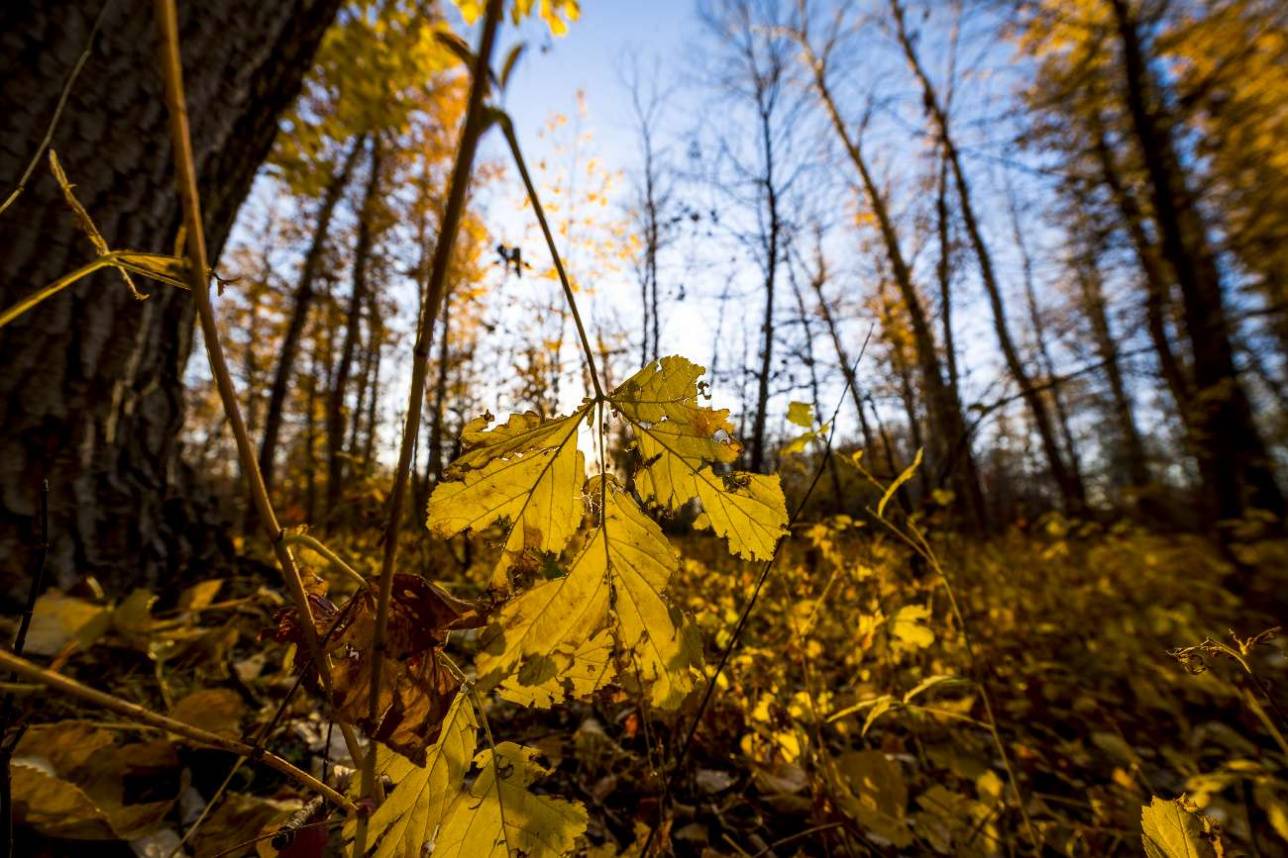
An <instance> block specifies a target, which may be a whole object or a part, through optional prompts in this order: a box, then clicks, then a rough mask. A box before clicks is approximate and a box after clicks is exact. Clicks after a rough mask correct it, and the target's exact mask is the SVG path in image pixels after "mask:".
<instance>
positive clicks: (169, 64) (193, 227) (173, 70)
mask: <svg viewBox="0 0 1288 858" xmlns="http://www.w3.org/2000/svg"><path fill="white" fill-rule="evenodd" d="M154 8H155V11H156V16H157V28H158V30H159V31H160V33H159V35H160V37H161V71H162V78H163V79H164V81H165V102H166V108H167V110H168V112H169V114H170V143H171V146H172V148H173V150H174V165H175V180H176V182H177V184H178V186H179V197H180V201H181V202H182V205H183V225H184V232H185V240H184V244H185V247H186V250H187V253H188V260H189V265H188V280H189V284H190V286H191V289H192V297H193V301H194V302H195V303H196V305H197V317H198V319H199V320H200V322H201V334H202V340H203V341H204V342H205V344H206V354H207V356H208V357H209V360H210V372H211V375H212V376H214V380H215V387H216V388H217V389H218V391H219V399H220V401H221V402H222V404H223V408H224V414H225V415H226V416H227V418H228V424H229V426H231V427H232V432H233V438H234V439H235V440H236V442H237V455H238V458H239V459H240V460H241V465H242V472H243V473H245V474H246V481H247V482H248V483H249V484H250V495H251V500H252V502H253V503H254V504H255V510H256V512H257V513H258V515H259V520H260V521H261V522H263V525H264V530H265V532H266V534H267V535H268V538H269V541H270V542H271V543H272V546H273V553H274V554H275V555H276V557H277V562H278V565H280V566H281V569H282V578H283V579H284V580H285V582H286V587H287V590H289V591H290V594H291V601H292V602H294V603H295V610H296V613H298V614H299V616H300V628H301V630H302V631H303V635H304V644H305V648H306V649H307V651H308V653H309V657H310V658H311V659H312V660H313V663H314V664H315V665H316V666H317V671H318V676H319V678H320V679H321V681H322V686H323V688H324V690H325V691H326V692H327V696H328V698H330V697H331V696H332V695H331V671H330V668H329V666H328V663H327V660H326V656H325V654H324V653H323V652H322V646H321V643H320V642H319V641H318V634H317V627H316V626H315V625H314V621H313V612H312V610H311V609H310V608H309V599H308V594H307V593H306V592H305V590H304V581H303V579H301V578H300V570H299V568H298V567H297V566H296V565H295V558H294V557H292V556H291V550H290V547H289V546H287V544H286V541H285V536H286V533H285V531H284V530H283V529H282V526H281V524H279V523H278V520H277V514H276V512H274V510H273V502H272V501H271V500H270V499H269V496H268V489H267V487H266V486H265V485H264V476H263V474H262V473H261V472H260V470H259V461H258V459H257V457H256V455H255V447H254V445H253V444H252V443H251V440H250V433H249V432H248V431H247V430H246V422H245V420H243V419H242V414H241V408H240V406H239V405H238V404H237V391H236V388H234V387H233V382H232V373H231V372H229V370H228V360H227V358H226V357H225V356H224V349H223V345H222V343H221V342H220V339H219V328H218V326H217V325H216V324H215V311H214V307H213V306H212V304H211V301H210V292H209V284H208V278H207V275H208V272H209V271H210V265H209V260H208V258H207V255H206V233H205V228H204V225H203V221H202V217H201V198H200V196H199V194H198V191H197V168H196V162H195V160H194V158H193V155H192V137H191V133H190V131H189V127H188V108H187V102H186V99H185V97H184V89H183V66H182V64H181V63H180V59H179V18H178V13H177V11H176V9H175V3H174V0H156V2H155V6H154ZM341 732H342V733H343V734H344V740H345V744H346V745H347V746H348V750H349V755H350V756H351V757H353V759H354V760H360V759H362V758H363V755H362V746H361V744H360V743H359V741H358V736H357V734H356V733H355V732H354V731H353V728H352V727H350V726H348V725H346V724H343V723H342V724H341Z"/></svg>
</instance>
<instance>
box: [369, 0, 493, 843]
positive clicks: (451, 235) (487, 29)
mask: <svg viewBox="0 0 1288 858" xmlns="http://www.w3.org/2000/svg"><path fill="white" fill-rule="evenodd" d="M501 10H502V2H501V0H488V4H487V12H486V16H485V18H484V20H483V30H482V33H481V35H480V37H479V49H478V53H477V54H476V55H475V57H474V67H473V68H472V69H471V79H470V92H469V101H468V103H467V107H466V110H465V121H464V123H463V124H462V127H461V136H460V140H459V142H458V143H457V147H456V162H455V164H454V165H453V167H452V179H451V185H450V186H449V189H448V192H447V202H446V204H445V205H444V207H443V219H442V221H441V222H440V223H439V229H438V241H437V242H436V243H435V245H434V256H433V260H432V262H431V263H430V270H429V280H428V281H427V283H426V285H425V294H424V296H422V300H421V304H420V318H419V319H418V320H417V324H416V345H415V347H414V348H413V351H412V371H411V388H410V390H409V391H408V395H407V416H406V418H405V419H404V421H403V432H402V444H401V446H400V447H399V450H398V466H397V468H396V469H395V470H394V483H393V487H392V489H391V490H390V492H389V515H388V520H387V522H386V525H385V534H384V556H383V558H382V560H381V563H380V589H379V593H378V596H377V598H376V620H375V628H374V630H373V631H372V640H371V648H372V658H373V659H374V660H375V664H376V665H379V664H380V663H381V659H383V658H384V654H385V648H386V646H387V640H386V636H387V632H388V628H389V602H390V600H391V598H392V596H393V583H394V568H395V566H396V565H397V561H398V531H399V527H400V525H401V524H402V510H403V496H404V495H405V494H406V492H407V481H408V476H409V474H410V472H411V459H412V453H413V451H414V450H415V445H416V435H417V433H418V432H419V431H420V414H421V407H422V406H423V404H424V401H425V378H426V376H427V375H428V373H429V353H430V348H431V346H432V345H433V339H434V322H435V321H436V319H437V317H438V307H439V304H441V303H442V300H443V287H444V284H445V283H446V282H447V269H448V265H449V263H450V262H451V257H452V246H453V245H454V244H455V243H456V233H457V230H458V227H459V226H460V221H461V215H462V214H463V213H464V211H465V195H466V191H467V190H468V189H469V183H470V174H471V172H472V171H473V169H474V155H475V153H476V152H477V151H478V142H479V138H480V137H481V136H482V134H483V131H484V127H485V126H484V122H483V120H484V109H483V99H484V96H485V95H486V93H487V88H488V68H489V63H490V61H491V57H492V48H493V46H494V45H495V43H496V32H497V29H498V27H499V25H500V21H501ZM381 678H382V677H381V671H380V670H379V668H378V667H377V669H376V670H373V671H372V672H371V694H370V696H369V698H368V706H367V714H368V718H369V720H370V723H372V724H375V723H377V722H378V721H379V717H380V683H381ZM354 759H358V757H356V756H355V757H354ZM378 790H379V784H378V782H377V780H376V755H375V753H374V749H373V753H370V754H368V755H367V756H366V758H365V759H363V761H362V794H363V795H364V796H366V797H367V798H369V799H373V800H374V799H375V798H376V796H377V792H378ZM366 841H367V821H366V819H365V818H361V819H359V820H358V825H357V830H356V831H355V832H354V839H353V854H354V856H361V855H362V854H363V853H365V852H366Z"/></svg>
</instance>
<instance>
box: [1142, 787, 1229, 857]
mask: <svg viewBox="0 0 1288 858" xmlns="http://www.w3.org/2000/svg"><path fill="white" fill-rule="evenodd" d="M1204 823H1205V821H1204V819H1203V818H1202V817H1201V816H1199V815H1198V814H1196V813H1192V812H1191V811H1189V810H1188V809H1186V808H1185V806H1184V805H1182V804H1181V802H1179V801H1168V800H1167V799H1163V798H1159V797H1158V796H1154V797H1153V798H1152V799H1151V801H1150V803H1149V804H1148V805H1147V806H1145V807H1142V808H1141V811H1140V828H1141V841H1142V842H1143V843H1144V845H1145V854H1146V855H1147V856H1149V858H1216V855H1217V852H1216V850H1215V849H1214V848H1213V846H1212V843H1211V842H1210V841H1209V840H1208V839H1207V837H1206V836H1205V834H1206V833H1207V826H1206V825H1205V824H1204Z"/></svg>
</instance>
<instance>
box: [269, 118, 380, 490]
mask: <svg viewBox="0 0 1288 858" xmlns="http://www.w3.org/2000/svg"><path fill="white" fill-rule="evenodd" d="M365 139H366V138H364V137H358V138H357V139H355V140H354V141H353V143H352V144H351V145H350V146H349V152H348V154H346V155H345V158H344V162H343V164H342V165H341V167H340V172H338V173H336V174H335V175H334V176H332V177H331V181H330V182H328V183H327V187H326V192H325V193H324V194H323V196H322V202H321V203H320V204H319V206H318V214H317V222H316V223H315V224H314V226H313V239H312V240H311V241H310V242H309V249H308V251H307V252H306V253H305V254H304V262H303V264H302V265H301V266H300V280H299V283H298V284H297V285H296V287H295V303H294V306H292V308H291V318H290V320H289V321H288V322H287V323H286V334H285V335H284V336H283V338H282V348H281V352H282V354H281V357H279V358H278V360H277V372H276V373H275V374H274V376H273V389H272V391H271V392H270V393H269V396H268V411H267V413H266V414H265V417H264V437H263V439H262V440H261V441H260V445H259V469H260V471H261V472H262V473H263V475H264V484H265V485H266V486H267V487H268V488H269V489H272V488H273V475H274V472H275V470H276V468H275V463H276V460H277V444H278V439H279V437H280V435H281V431H282V420H283V417H284V416H285V413H286V397H287V394H288V393H289V390H290V386H291V376H292V374H293V372H294V369H295V356H296V355H297V354H298V353H299V350H300V338H301V337H302V336H303V335H304V328H305V327H306V326H307V324H308V320H309V311H310V310H311V309H312V307H313V298H314V294H315V293H314V291H313V287H314V284H315V283H316V282H317V277H318V274H319V272H320V271H321V268H322V262H323V260H324V259H325V257H326V243H327V235H328V234H329V233H330V230H331V218H332V216H333V215H334V214H335V207H336V205H337V204H338V203H339V202H340V197H341V196H342V195H343V194H344V188H345V185H347V184H348V183H349V174H350V173H351V172H353V165H354V163H355V162H356V161H357V159H358V153H359V152H360V151H361V150H362V146H363V142H364V140H365ZM315 386H316V385H315ZM310 419H312V418H310Z"/></svg>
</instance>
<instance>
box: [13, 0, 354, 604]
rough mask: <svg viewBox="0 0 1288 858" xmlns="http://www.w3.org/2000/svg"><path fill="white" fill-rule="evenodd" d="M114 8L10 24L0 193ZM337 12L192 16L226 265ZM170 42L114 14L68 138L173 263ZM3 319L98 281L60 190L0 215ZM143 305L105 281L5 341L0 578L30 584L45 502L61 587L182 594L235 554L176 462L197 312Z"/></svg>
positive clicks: (134, 8) (39, 7) (40, 15)
mask: <svg viewBox="0 0 1288 858" xmlns="http://www.w3.org/2000/svg"><path fill="white" fill-rule="evenodd" d="M101 5H102V3H101V0H69V2H63V3H58V4H50V3H6V4H3V7H2V9H0V79H2V80H3V81H4V85H3V87H0V116H3V117H4V122H5V132H6V133H5V134H4V136H3V138H2V139H0V181H3V182H4V183H5V185H6V186H8V185H10V184H11V183H13V182H15V181H16V180H17V178H18V176H19V175H20V174H21V173H22V171H23V169H24V168H25V166H26V164H27V162H28V160H29V159H30V158H31V156H32V154H33V153H34V151H35V149H36V147H37V145H38V143H39V141H40V140H41V138H42V136H43V133H44V131H45V128H46V126H47V124H48V122H49V121H50V118H51V117H52V116H53V113H54V108H55V104H56V102H57V101H58V99H59V95H60V88H61V85H62V81H63V79H64V78H65V76H66V75H67V73H68V71H69V70H70V68H71V66H72V64H73V63H74V62H75V60H76V58H77V56H78V55H79V54H80V52H81V50H82V49H83V47H84V45H85V43H86V39H87V36H88V33H89V29H90V26H91V22H92V21H93V20H94V18H95V16H96V15H97V14H98V12H99V10H100V8H101ZM338 5H339V0H283V2H279V3H263V2H257V0H213V2H210V3H203V4H184V5H183V7H182V9H181V10H180V22H179V23H180V36H181V39H182V45H183V59H184V78H185V81H186V82H187V87H188V91H187V97H188V106H189V114H190V117H191V123H192V136H193V145H194V154H195V159H196V166H197V171H198V176H199V181H200V189H199V190H200V193H201V197H202V202H203V204H204V209H205V217H206V223H205V231H206V237H207V242H208V244H209V246H210V250H211V259H212V260H217V259H218V254H219V250H220V249H221V247H222V245H223V243H224V240H225V239H226V238H227V235H228V231H229V229H230V227H231V225H232V222H233V219H234V217H235V215H236V212H237V208H238V206H239V205H240V203H241V201H242V200H243V199H244V198H245V196H246V193H247V191H248V190H249V187H250V183H251V180H252V179H253V177H254V174H255V171H256V169H257V167H258V166H259V164H260V163H262V162H263V160H264V158H265V157H266V156H267V154H268V150H269V147H270V146H271V144H272V140H273V136H274V134H275V133H276V130H277V123H276V119H277V116H278V114H279V113H280V112H281V111H282V110H283V109H284V108H285V107H287V106H288V105H289V104H290V102H291V101H292V100H293V99H294V97H295V96H296V94H297V93H298V91H299V88H300V84H301V81H302V78H303V75H304V74H305V72H306V71H307V70H308V68H309V66H310V63H311V62H312V57H313V54H314V52H315V50H316V48H317V45H318V43H319V41H320V39H321V37H322V34H323V32H324V30H325V28H326V26H327V25H328V24H329V23H330V21H331V19H332V17H333V16H334V14H335V11H336V9H337V7H338ZM154 30H155V25H154V22H153V18H152V14H151V8H150V6H149V5H148V4H144V3H139V2H127V0H119V2H116V3H114V4H113V6H112V7H111V9H110V10H109V11H108V13H107V15H106V17H105V20H104V24H103V28H102V32H101V34H100V36H99V39H98V44H97V45H95V47H94V49H93V53H92V55H91V57H90V59H89V61H88V63H87V65H86V66H85V69H84V71H83V73H82V74H81V75H80V78H79V79H78V80H77V82H76V85H75V87H74V88H73V89H72V91H71V94H70V97H69V100H68V103H67V108H66V111H65V113H64V114H63V118H62V121H61V122H60V124H59V126H58V128H57V130H56V131H55V134H54V138H53V147H54V149H55V150H56V151H57V152H58V155H59V157H60V158H61V160H62V162H63V164H64V166H65V168H66V170H67V173H68V175H69V176H70V177H71V179H72V181H73V182H75V183H76V185H77V193H78V195H79V196H80V198H81V200H82V202H83V203H84V204H85V206H86V207H87V208H88V210H89V211H90V212H91V214H92V215H93V217H94V218H95V219H96V221H97V223H98V225H99V227H100V229H101V231H102V232H103V234H104V236H105V237H106V238H107V240H108V242H109V243H110V244H111V245H113V246H115V247H127V248H135V249H140V250H149V251H165V252H171V251H172V250H173V247H174V240H175V236H176V233H177V231H178V228H179V224H180V220H181V217H180V211H179V202H178V195H177V193H176V191H175V186H174V178H173V171H172V165H171V159H170V157H169V154H168V152H169V147H168V144H167V140H168V137H167V130H166V122H167V120H166V111H165V108H164V105H163V103H162V94H161V78H160V75H159V73H158V71H157V59H156V50H157V48H156V45H157V39H156V34H155V31H154ZM3 220H4V222H3V226H2V227H0V303H3V305H9V304H11V303H13V302H14V301H15V300H16V299H18V298H19V297H21V296H24V295H26V294H28V293H29V292H31V291H32V290H34V289H37V288H39V287H41V286H43V285H45V284H46V283H48V282H50V281H51V280H53V279H55V278H56V277H58V276H60V275H62V274H65V273H66V272H68V271H71V270H72V269H74V268H76V267H77V266H78V265H80V264H82V263H84V262H85V261H87V260H88V259H89V258H91V256H92V253H93V251H92V249H91V248H90V247H89V246H88V244H87V243H86V241H85V239H84V237H83V236H81V235H80V234H79V233H78V231H77V229H76V228H75V226H74V224H73V221H72V218H71V215H70V213H69V212H68V211H67V207H66V205H65V204H63V202H62V201H61V199H60V195H59V191H58V189H57V187H56V185H55V184H54V182H53V181H52V180H50V179H49V178H48V176H47V174H45V173H43V171H42V174H40V175H38V176H37V177H33V181H32V183H31V184H30V185H29V186H28V188H27V190H26V192H25V193H24V194H23V195H22V196H21V197H20V198H19V199H18V201H17V202H16V203H15V204H14V206H13V207H12V208H11V209H9V210H8V211H7V212H5V213H4V215H3ZM150 291H151V292H153V296H152V298H150V299H149V300H147V301H144V302H138V301H136V300H135V299H134V298H132V297H131V296H130V295H129V294H128V292H127V291H126V290H125V289H124V288H123V287H122V285H121V283H120V282H119V278H116V276H115V273H114V272H103V273H100V274H97V275H95V276H93V277H91V278H88V279H87V280H85V281H83V282H82V283H80V284H78V285H77V286H75V287H73V288H71V289H69V290H67V291H65V292H63V293H61V294H60V295H59V296H57V297H56V298H54V299H52V300H50V301H48V302H46V303H45V304H42V305H41V306H39V307H38V308H36V310H34V311H33V312H31V313H28V314H27V315H26V316H24V317H22V318H20V319H18V320H17V321H16V322H14V323H13V324H12V325H10V326H9V327H7V328H6V329H5V330H4V331H3V333H0V366H3V367H4V372H3V373H0V569H4V570H6V571H5V573H4V574H5V576H6V577H5V579H4V587H3V589H4V590H5V591H8V590H9V588H10V587H12V586H13V585H14V583H15V582H14V581H13V580H11V578H10V577H8V576H10V575H11V574H12V573H11V572H10V571H9V570H16V569H20V568H22V563H21V558H22V557H23V555H24V554H25V553H26V551H25V549H24V546H23V542H24V539H23V536H24V534H25V532H26V530H27V529H28V526H29V521H30V518H31V516H32V515H33V514H34V512H35V505H36V497H37V490H38V487H39V486H40V482H41V479H42V478H48V479H49V482H50V538H51V543H52V544H51V548H50V555H49V564H50V569H51V571H52V572H53V573H54V576H55V577H56V578H57V579H58V580H60V581H62V582H63V583H67V582H68V581H69V579H71V578H72V577H73V576H75V575H81V574H94V575H96V576H98V577H99V578H100V580H102V581H104V582H105V583H106V584H108V586H109V587H124V586H127V585H129V584H133V583H145V582H147V581H150V580H155V579H158V578H162V577H168V576H172V575H174V574H175V573H177V572H178V571H180V570H182V569H184V568H186V567H188V566H191V565H194V564H200V563H203V562H206V561H208V560H209V559H210V558H212V557H215V556H219V555H221V554H223V553H224V552H223V546H222V543H223V542H224V541H225V539H226V536H225V535H224V534H222V532H221V531H220V529H218V528H215V527H208V526H204V523H205V522H207V521H209V520H210V519H211V518H212V513H211V511H210V510H209V509H208V508H205V503H204V502H203V501H202V500H201V499H200V493H199V492H196V491H195V490H194V489H193V482H194V480H193V479H191V474H190V473H189V472H188V471H187V469H185V468H184V467H183V465H182V462H181V459H180V443H179V437H180V428H181V426H182V423H183V416H184V407H183V406H184V402H183V389H184V388H183V375H184V370H185V367H186V365H187V361H188V357H189V353H190V351H191V347H192V331H193V318H194V307H193V304H192V301H191V299H190V297H189V296H188V295H186V294H184V293H182V292H179V291H176V290H170V289H160V288H151V289H150Z"/></svg>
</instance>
